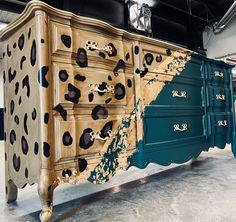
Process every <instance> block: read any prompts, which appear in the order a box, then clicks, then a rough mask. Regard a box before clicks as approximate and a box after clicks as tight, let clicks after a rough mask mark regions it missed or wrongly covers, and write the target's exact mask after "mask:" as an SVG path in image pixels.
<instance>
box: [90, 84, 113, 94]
mask: <svg viewBox="0 0 236 222" xmlns="http://www.w3.org/2000/svg"><path fill="white" fill-rule="evenodd" d="M88 87H89V88H90V89H89V91H90V92H101V93H108V92H114V88H115V87H114V86H113V85H105V86H104V87H102V89H99V87H101V84H89V85H88Z"/></svg>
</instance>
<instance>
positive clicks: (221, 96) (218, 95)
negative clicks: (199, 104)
mask: <svg viewBox="0 0 236 222" xmlns="http://www.w3.org/2000/svg"><path fill="white" fill-rule="evenodd" d="M216 99H217V100H225V95H224V94H222V95H220V94H216Z"/></svg>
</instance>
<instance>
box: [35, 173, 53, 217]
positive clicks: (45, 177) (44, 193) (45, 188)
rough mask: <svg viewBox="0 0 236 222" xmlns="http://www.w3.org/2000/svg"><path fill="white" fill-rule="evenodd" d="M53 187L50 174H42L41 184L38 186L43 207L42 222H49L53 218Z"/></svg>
mask: <svg viewBox="0 0 236 222" xmlns="http://www.w3.org/2000/svg"><path fill="white" fill-rule="evenodd" d="M53 189H54V188H53V186H52V185H51V184H50V177H49V173H48V172H46V170H45V172H42V175H41V178H40V183H39V184H38V193H39V198H40V201H41V205H42V212H41V213H40V220H41V222H48V221H50V220H51V217H52V208H53Z"/></svg>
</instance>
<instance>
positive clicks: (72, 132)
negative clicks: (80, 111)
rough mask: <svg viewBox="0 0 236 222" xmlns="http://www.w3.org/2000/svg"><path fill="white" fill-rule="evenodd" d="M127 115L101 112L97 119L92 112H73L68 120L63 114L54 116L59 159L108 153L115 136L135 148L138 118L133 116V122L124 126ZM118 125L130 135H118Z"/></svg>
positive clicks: (57, 156)
mask: <svg viewBox="0 0 236 222" xmlns="http://www.w3.org/2000/svg"><path fill="white" fill-rule="evenodd" d="M123 117H128V115H108V116H105V115H103V116H102V115H100V116H99V118H97V119H94V118H92V117H91V116H88V115H79V116H78V115H75V116H74V115H70V116H68V118H67V121H63V119H62V118H60V117H59V116H56V117H54V127H55V144H56V146H55V147H56V149H55V162H58V161H63V160H64V159H65V160H66V159H67V160H68V159H70V158H72V159H73V158H74V157H76V156H82V155H90V154H91V155H92V154H95V153H96V154H97V155H99V154H102V153H105V152H106V151H107V149H108V146H109V145H110V144H111V143H112V141H113V140H114V139H115V138H116V139H117V141H118V143H117V144H118V145H125V146H126V149H127V150H129V149H133V148H135V146H136V129H135V122H134V120H131V121H130V126H128V125H125V126H124V125H122V126H121V123H122V118H123ZM118 128H119V132H124V133H125V134H126V133H127V135H128V136H127V139H124V140H122V137H119V138H118V137H117V131H118ZM125 134H124V135H125Z"/></svg>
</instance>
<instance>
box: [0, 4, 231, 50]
mask: <svg viewBox="0 0 236 222" xmlns="http://www.w3.org/2000/svg"><path fill="white" fill-rule="evenodd" d="M44 1H45V2H47V3H48V4H51V5H52V6H54V7H57V8H60V9H65V10H69V11H72V12H74V13H77V14H80V15H85V16H90V17H95V18H99V19H102V20H105V21H108V22H110V23H111V24H113V25H115V26H117V27H122V28H124V29H128V27H127V19H126V18H127V12H126V10H125V0H44ZM13 2H15V3H13ZM27 2H29V1H28V0H16V1H8V0H1V2H0V9H4V10H9V11H14V12H21V11H22V10H23V9H24V7H25V5H24V3H27ZM149 2H150V1H149ZM153 2H155V4H154V6H153V7H152V30H153V34H152V35H153V37H155V38H159V39H163V40H166V41H170V42H174V43H177V44H180V45H183V46H185V47H187V48H189V49H192V50H195V51H198V50H200V49H202V47H203V46H202V31H203V30H204V27H205V26H206V25H209V24H212V23H213V22H216V21H219V20H220V19H221V18H222V16H223V15H224V14H225V13H226V11H227V10H228V9H229V7H230V6H231V5H232V4H233V2H234V0H175V1H174V0H153Z"/></svg>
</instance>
